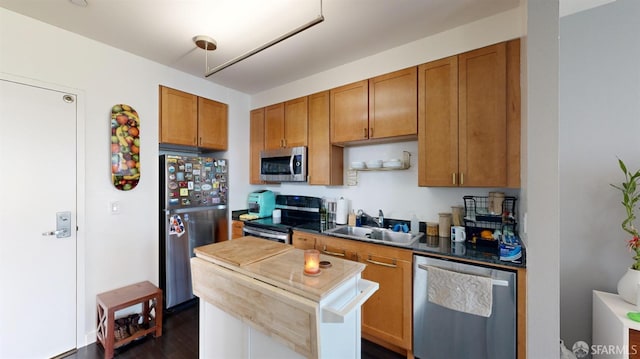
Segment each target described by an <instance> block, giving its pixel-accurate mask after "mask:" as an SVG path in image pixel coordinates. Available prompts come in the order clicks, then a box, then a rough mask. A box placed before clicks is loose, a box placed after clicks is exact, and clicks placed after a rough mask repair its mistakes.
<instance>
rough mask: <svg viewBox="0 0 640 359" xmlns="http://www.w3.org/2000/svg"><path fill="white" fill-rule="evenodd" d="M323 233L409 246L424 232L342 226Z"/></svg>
mask: <svg viewBox="0 0 640 359" xmlns="http://www.w3.org/2000/svg"><path fill="white" fill-rule="evenodd" d="M324 234H327V235H330V236H334V237H342V238H348V239H358V240H361V241H367V242H377V243H384V244H391V245H396V246H403V247H409V246H411V245H413V244H414V243H415V242H416V241H417V240H418V239H420V237H422V236H424V233H418V234H411V233H403V232H394V231H392V230H390V229H383V228H376V227H350V226H342V227H336V228H332V229H328V230H326V231H324Z"/></svg>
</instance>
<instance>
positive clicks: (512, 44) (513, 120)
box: [507, 39, 522, 188]
mask: <svg viewBox="0 0 640 359" xmlns="http://www.w3.org/2000/svg"><path fill="white" fill-rule="evenodd" d="M521 101H522V100H521V96H520V39H515V40H510V41H507V187H510V188H520V133H521V124H520V116H521Z"/></svg>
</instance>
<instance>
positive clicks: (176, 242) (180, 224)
mask: <svg viewBox="0 0 640 359" xmlns="http://www.w3.org/2000/svg"><path fill="white" fill-rule="evenodd" d="M227 175H228V162H227V160H224V159H215V158H211V157H197V156H178V155H168V154H167V155H161V156H160V260H159V263H160V287H161V289H162V291H163V296H164V300H163V302H164V308H165V309H170V308H172V307H176V306H178V305H180V304H182V303H185V302H187V301H189V300H191V299H193V298H194V295H193V289H192V286H191V267H190V258H191V257H193V248H195V247H199V246H202V245H206V244H209V243H213V242H215V241H216V239H217V238H220V240H223V239H227V228H228V224H227V198H228V190H229V186H228V181H227V179H228V177H227Z"/></svg>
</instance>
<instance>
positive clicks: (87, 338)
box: [0, 8, 249, 346]
mask: <svg viewBox="0 0 640 359" xmlns="http://www.w3.org/2000/svg"><path fill="white" fill-rule="evenodd" d="M0 48H1V49H2V50H1V51H0V72H3V73H6V74H10V75H11V76H16V77H22V78H27V79H36V80H38V81H42V82H46V83H51V84H59V85H61V86H64V87H68V88H76V89H78V93H79V97H78V101H79V102H81V106H84V109H85V113H83V114H81V115H80V116H81V118H84V120H85V123H84V128H85V133H84V137H85V143H86V147H85V148H84V149H81V150H82V151H83V152H84V153H85V158H86V163H85V167H84V174H85V179H86V182H85V188H86V195H85V198H84V207H85V209H86V213H84V215H85V226H84V228H79V233H78V239H79V245H78V247H79V248H80V252H79V256H81V257H83V258H81V259H83V261H81V265H82V263H84V268H82V267H81V268H79V269H78V270H79V271H80V275H81V280H80V283H79V284H78V285H79V287H80V289H81V290H82V291H83V293H81V294H80V303H79V306H80V307H81V308H84V313H80V318H79V325H78V346H84V345H85V344H87V343H90V342H93V341H94V340H95V320H96V314H95V295H96V294H97V293H100V292H103V291H106V290H111V289H114V288H116V287H120V286H123V285H127V284H131V283H134V282H137V281H141V280H150V281H151V282H154V283H156V284H157V283H158V146H157V143H158V85H159V84H163V85H167V86H170V87H174V88H178V89H181V90H184V91H187V92H191V93H195V94H198V95H201V96H204V97H208V98H212V99H215V100H218V101H222V102H225V103H227V104H229V136H230V138H236V139H238V141H230V149H229V151H228V153H227V154H226V155H227V157H228V158H229V159H230V177H231V178H230V183H231V186H230V191H231V194H230V195H231V206H237V207H240V206H242V204H243V203H244V202H245V200H246V195H245V193H246V192H247V191H248V190H249V189H248V188H249V186H248V185H247V182H248V166H247V165H246V159H247V158H248V156H249V155H248V148H247V147H248V146H247V145H246V143H247V142H248V133H249V132H248V120H247V118H248V115H247V114H248V112H249V97H248V96H247V95H244V94H242V93H239V92H236V91H232V90H229V89H226V88H223V87H220V86H218V85H215V84H213V83H211V82H209V81H207V80H205V79H203V78H197V77H193V76H189V75H186V74H184V73H181V72H177V71H175V70H171V69H169V68H167V67H165V66H161V65H158V64H157V63H153V62H150V61H147V60H145V59H143V58H140V57H137V56H134V55H131V54H129V53H125V52H123V51H120V50H117V49H115V48H112V47H109V46H106V45H103V44H100V43H97V42H95V41H93V40H89V39H87V38H84V37H81V36H78V35H75V34H72V33H69V32H67V31H64V30H61V29H58V28H55V27H52V26H49V25H46V24H44V23H41V22H39V21H35V20H33V19H30V18H27V17H24V16H22V15H18V14H16V13H13V12H10V11H7V10H5V9H2V8H0ZM116 103H126V104H130V105H131V106H133V107H134V108H135V109H136V110H137V111H138V113H139V114H140V117H141V121H142V126H141V142H142V145H141V165H142V168H141V175H142V176H141V181H140V184H139V185H138V187H137V188H135V189H134V190H132V191H128V192H121V191H118V190H116V189H115V188H114V187H113V186H112V185H111V182H110V178H111V177H110V165H109V158H110V157H109V142H110V140H109V135H108V134H109V125H108V123H109V122H108V118H109V117H108V116H109V113H110V112H109V111H110V109H111V106H113V105H114V104H116ZM243 139H247V140H243ZM80 170H82V168H81V169H80ZM81 200H82V199H81ZM110 201H119V202H120V205H121V214H119V215H111V214H110V213H109V210H108V209H109V202H110ZM82 249H84V250H82Z"/></svg>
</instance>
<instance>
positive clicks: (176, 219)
mask: <svg viewBox="0 0 640 359" xmlns="http://www.w3.org/2000/svg"><path fill="white" fill-rule="evenodd" d="M172 234H173V235H177V236H178V237H180V236H182V235H183V234H184V223H182V218H180V216H179V215H177V214H174V215H173V216H171V218H169V235H172Z"/></svg>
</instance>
